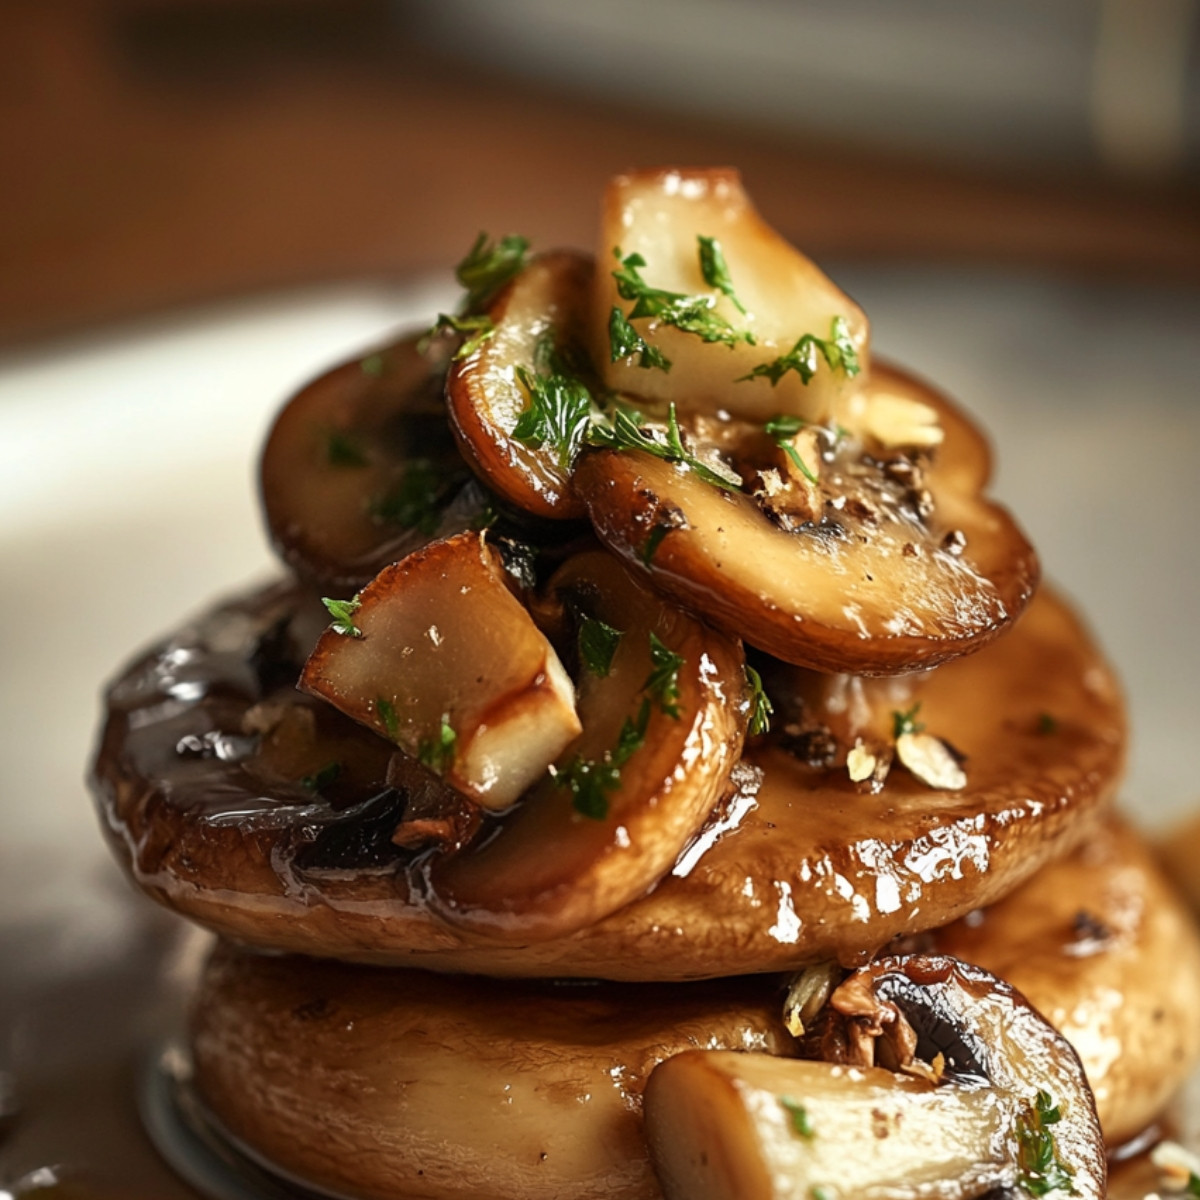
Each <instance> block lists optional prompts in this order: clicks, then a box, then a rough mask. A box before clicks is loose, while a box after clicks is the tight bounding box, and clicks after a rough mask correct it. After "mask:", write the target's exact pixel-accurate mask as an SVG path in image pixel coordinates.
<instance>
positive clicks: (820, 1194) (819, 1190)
mask: <svg viewBox="0 0 1200 1200" xmlns="http://www.w3.org/2000/svg"><path fill="white" fill-rule="evenodd" d="M809 1194H810V1195H811V1196H812V1200H833V1188H827V1187H825V1186H824V1185H823V1184H820V1183H818V1184H814V1185H813V1188H812V1191H811V1192H810V1193H809Z"/></svg>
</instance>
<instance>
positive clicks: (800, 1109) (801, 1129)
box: [779, 1096, 817, 1138]
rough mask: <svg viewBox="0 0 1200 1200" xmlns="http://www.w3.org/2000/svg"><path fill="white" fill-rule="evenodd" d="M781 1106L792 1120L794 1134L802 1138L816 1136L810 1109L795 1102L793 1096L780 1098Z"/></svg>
mask: <svg viewBox="0 0 1200 1200" xmlns="http://www.w3.org/2000/svg"><path fill="white" fill-rule="evenodd" d="M779 1104H780V1107H782V1108H783V1109H785V1110H786V1112H787V1114H788V1116H789V1117H790V1118H791V1121H792V1132H793V1133H798V1134H799V1135H800V1136H801V1137H802V1138H811V1137H813V1136H814V1135H815V1134H816V1132H817V1131H816V1130H815V1129H814V1128H813V1123H812V1120H811V1119H810V1118H809V1115H808V1109H807V1108H805V1107H804V1105H803V1104H801V1103H800V1102H799V1101H798V1100H793V1099H792V1097H791V1096H780V1097H779Z"/></svg>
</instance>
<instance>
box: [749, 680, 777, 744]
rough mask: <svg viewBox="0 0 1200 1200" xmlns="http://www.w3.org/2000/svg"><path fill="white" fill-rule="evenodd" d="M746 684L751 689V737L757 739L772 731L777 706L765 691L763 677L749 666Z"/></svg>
mask: <svg viewBox="0 0 1200 1200" xmlns="http://www.w3.org/2000/svg"><path fill="white" fill-rule="evenodd" d="M746 684H747V686H748V687H749V688H750V736H751V737H757V736H758V734H760V733H767V732H768V731H769V730H770V728H771V714H772V713H773V712H774V711H775V706H774V705H773V704H772V703H771V700H770V698H769V697H768V696H767V693H766V691H764V689H763V682H762V676H761V675H760V674H759V673H758V672H757V671H756V670H755V669H754V668H753V667H752V666H750V665H749V664H747V665H746Z"/></svg>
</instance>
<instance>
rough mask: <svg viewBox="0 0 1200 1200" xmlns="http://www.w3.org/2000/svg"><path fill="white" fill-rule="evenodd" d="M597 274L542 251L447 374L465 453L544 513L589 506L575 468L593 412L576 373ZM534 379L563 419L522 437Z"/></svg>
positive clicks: (525, 504)
mask: <svg viewBox="0 0 1200 1200" xmlns="http://www.w3.org/2000/svg"><path fill="white" fill-rule="evenodd" d="M591 281H592V263H591V260H590V259H589V258H587V257H585V256H584V255H581V254H574V253H571V252H569V251H559V252H557V253H551V254H543V255H539V256H538V257H537V258H535V259H534V260H533V261H532V262H531V263H530V264H529V265H528V266H527V267H526V268H525V270H524V271H522V272H521V274H520V275H518V276H517V278H516V279H514V280H513V281H512V282H511V283H509V284H508V285H507V286H506V287H505V288H504V290H503V291H502V292H501V293H500V295H499V296H497V297H496V299H495V300H494V301H493V302H492V304H491V307H490V308H489V310H488V315H489V317H490V319H491V321H492V322H493V325H494V328H495V332H494V334H493V335H492V336H491V337H490V338H488V339H487V340H486V341H484V342H482V343H481V344H480V345H479V346H478V347H477V348H476V349H475V350H474V351H473V352H472V353H470V354H467V355H465V356H464V357H463V358H461V359H460V360H459V361H457V362H455V363H454V364H453V365H452V366H451V368H450V373H449V375H448V377H447V380H446V401H447V406H448V411H449V415H450V420H451V421H452V423H453V427H454V432H455V434H456V435H457V438H458V443H459V446H460V448H461V449H462V452H463V454H464V455H465V456H466V457H467V459H468V460H469V461H470V462H471V464H472V465H473V467H474V468H475V470H476V471H477V472H478V474H479V475H480V476H482V478H484V479H485V480H487V482H488V484H489V485H490V486H491V487H492V488H494V489H495V490H496V491H497V492H499V493H500V495H502V496H504V497H505V498H506V499H507V500H509V501H510V502H511V503H512V504H514V505H516V506H517V507H518V508H520V509H523V510H524V511H526V512H529V513H532V514H534V515H535V516H539V517H548V518H552V519H570V518H579V517H582V516H583V515H584V511H583V506H582V505H581V504H580V503H579V501H578V500H577V499H576V497H575V496H574V494H573V493H572V491H571V487H570V477H571V466H572V463H573V460H574V455H575V452H576V451H577V450H578V448H579V445H580V444H581V441H582V438H583V434H584V432H585V430H586V428H587V422H588V417H589V411H590V400H591V397H590V393H589V391H588V389H587V388H586V387H584V386H582V385H581V384H580V382H579V380H578V379H577V377H576V373H577V372H578V371H579V370H580V368H581V364H582V362H583V361H585V360H586V354H585V350H584V342H585V326H586V320H587V311H588V308H587V305H588V300H589V299H590V294H591ZM582 369H583V373H584V374H585V375H587V374H590V372H589V371H588V370H587V368H586V366H583V367H582ZM531 387H532V388H534V389H536V388H539V387H540V388H547V387H548V388H550V389H551V391H552V392H553V395H552V397H551V398H550V403H551V404H552V405H554V406H556V407H557V409H558V414H559V415H558V419H557V420H556V419H555V418H553V417H552V418H550V419H551V423H552V424H553V426H554V428H553V429H541V430H539V431H538V432H533V431H530V432H529V433H528V434H527V435H525V436H518V434H519V432H520V430H519V428H518V423H519V422H520V420H521V418H522V415H523V414H526V413H527V412H528V411H529V410H530V407H531V405H532V404H533V402H534V401H533V397H532V395H531ZM572 405H574V407H573V408H572Z"/></svg>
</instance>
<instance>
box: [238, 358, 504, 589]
mask: <svg viewBox="0 0 1200 1200" xmlns="http://www.w3.org/2000/svg"><path fill="white" fill-rule="evenodd" d="M417 346H418V339H417V338H416V337H408V338H403V339H401V340H400V341H397V342H394V343H392V344H391V345H389V346H385V347H383V348H382V349H381V350H379V351H377V352H375V353H373V354H369V355H367V356H365V357H363V358H356V359H353V360H351V361H350V362H347V363H343V364H342V365H341V366H339V367H335V368H334V369H333V370H331V371H327V372H326V373H325V374H324V375H321V376H320V377H319V378H317V379H315V380H314V381H313V382H312V383H310V384H308V385H307V386H306V387H304V388H302V389H301V390H300V391H299V392H298V393H297V394H296V395H295V396H294V397H293V398H292V400H290V401H289V402H288V404H287V405H286V406H285V407H284V409H283V410H282V411H281V412H280V414H279V416H278V417H277V418H276V420H275V425H274V426H273V428H272V429H271V433H270V436H269V437H268V439H267V443H266V447H265V448H264V450H263V457H262V464H261V468H260V480H261V486H262V500H263V508H264V510H265V513H266V519H267V526H268V528H269V530H270V534H271V540H272V541H273V542H274V544H275V547H276V549H277V550H278V552H279V554H280V555H281V557H282V558H283V560H284V561H285V562H286V563H287V564H288V565H289V566H291V567H293V568H294V569H295V570H296V571H298V572H299V573H300V574H301V575H302V576H305V577H307V578H309V579H313V580H317V581H320V582H322V583H324V584H325V585H326V586H328V587H331V588H337V589H339V590H343V589H345V590H353V589H354V588H356V587H359V586H361V585H362V584H364V583H366V582H367V580H369V579H371V578H372V577H373V576H374V575H376V574H377V573H378V572H379V571H380V570H382V569H383V567H385V566H386V565H387V564H388V563H392V562H395V561H396V559H398V558H402V557H403V556H404V555H405V554H408V553H409V552H410V551H413V550H416V549H417V548H418V547H420V546H423V545H425V544H426V543H427V542H429V541H432V540H433V539H434V538H437V537H447V536H449V535H450V534H454V533H458V532H460V531H461V530H465V529H469V528H471V527H473V526H475V525H477V524H478V523H479V522H480V521H481V520H483V519H484V517H485V514H486V512H487V509H488V497H487V495H486V493H485V492H484V490H483V489H482V488H481V487H480V486H479V484H478V483H476V482H475V481H474V478H473V477H472V474H471V471H470V469H469V468H468V466H467V464H466V463H465V462H464V461H463V459H462V456H461V455H460V454H459V453H458V450H457V449H456V447H455V445H454V439H453V437H452V436H451V434H450V431H449V429H448V428H447V426H446V407H445V403H444V401H443V399H442V388H443V382H444V380H445V375H446V355H445V353H444V352H442V351H440V350H439V349H437V348H435V349H433V350H431V351H430V353H429V354H428V355H424V354H422V353H420V351H419V350H418V348H417Z"/></svg>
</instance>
